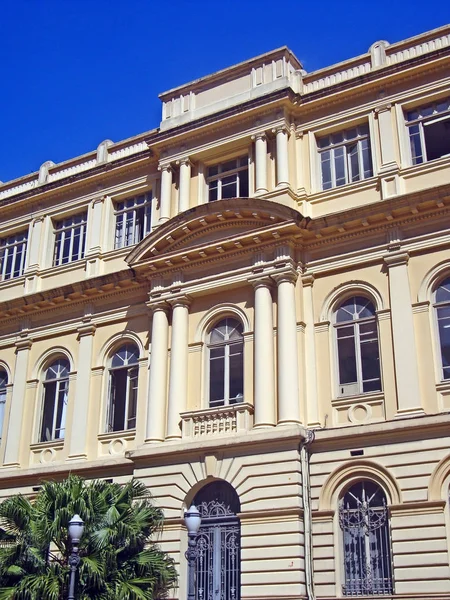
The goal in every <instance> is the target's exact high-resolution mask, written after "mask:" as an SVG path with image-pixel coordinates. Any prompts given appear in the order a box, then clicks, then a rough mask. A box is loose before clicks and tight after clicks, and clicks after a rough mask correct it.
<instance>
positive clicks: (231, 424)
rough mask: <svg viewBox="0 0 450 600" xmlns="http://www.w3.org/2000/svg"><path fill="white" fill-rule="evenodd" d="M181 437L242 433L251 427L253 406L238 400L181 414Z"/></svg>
mask: <svg viewBox="0 0 450 600" xmlns="http://www.w3.org/2000/svg"><path fill="white" fill-rule="evenodd" d="M181 423H182V425H181V430H182V437H183V438H200V437H207V436H211V435H227V434H230V433H243V432H245V431H249V430H250V429H251V428H252V427H253V406H252V405H251V404H248V403H246V402H240V403H239V404H234V405H232V406H221V407H220V408H206V409H204V410H196V411H191V412H185V413H182V414H181Z"/></svg>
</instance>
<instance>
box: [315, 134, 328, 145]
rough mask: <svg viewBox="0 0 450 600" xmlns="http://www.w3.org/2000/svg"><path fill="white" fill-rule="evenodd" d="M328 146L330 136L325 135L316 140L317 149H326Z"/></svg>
mask: <svg viewBox="0 0 450 600" xmlns="http://www.w3.org/2000/svg"><path fill="white" fill-rule="evenodd" d="M329 145H330V136H329V135H326V136H325V137H322V138H319V139H318V140H317V146H318V147H319V148H328V146H329Z"/></svg>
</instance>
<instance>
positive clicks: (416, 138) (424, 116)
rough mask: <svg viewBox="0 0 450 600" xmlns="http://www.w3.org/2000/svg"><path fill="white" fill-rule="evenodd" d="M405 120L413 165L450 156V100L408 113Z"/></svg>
mask: <svg viewBox="0 0 450 600" xmlns="http://www.w3.org/2000/svg"><path fill="white" fill-rule="evenodd" d="M405 120H406V126H407V128H408V134H409V147H410V150H411V161H412V164H413V165H418V164H420V163H423V162H427V161H429V160H434V159H436V158H442V157H443V156H450V98H446V99H445V100H440V101H439V102H434V103H433V104H427V105H426V106H421V107H420V108H416V109H413V110H409V111H406V114H405Z"/></svg>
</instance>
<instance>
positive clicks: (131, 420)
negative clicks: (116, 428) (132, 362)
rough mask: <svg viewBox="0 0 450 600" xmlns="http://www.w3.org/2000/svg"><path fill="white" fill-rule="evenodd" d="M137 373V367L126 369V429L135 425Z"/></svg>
mask: <svg viewBox="0 0 450 600" xmlns="http://www.w3.org/2000/svg"><path fill="white" fill-rule="evenodd" d="M138 374H139V369H138V368H137V367H134V368H132V369H128V388H129V390H128V415H127V429H134V428H135V427H136V411H137V394H138Z"/></svg>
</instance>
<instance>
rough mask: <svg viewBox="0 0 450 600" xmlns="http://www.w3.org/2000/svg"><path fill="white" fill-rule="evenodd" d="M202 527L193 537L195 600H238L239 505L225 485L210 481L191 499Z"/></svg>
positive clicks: (239, 578)
mask: <svg viewBox="0 0 450 600" xmlns="http://www.w3.org/2000/svg"><path fill="white" fill-rule="evenodd" d="M194 504H195V506H196V507H197V508H198V510H199V512H200V515H201V518H202V524H201V527H200V531H199V533H198V536H197V549H198V550H197V559H196V569H195V588H196V590H195V591H196V598H198V600H240V597H241V569H240V563H241V535H240V533H241V526H240V522H239V518H238V517H237V513H239V512H240V508H241V507H240V502H239V497H238V495H237V493H236V492H235V490H234V488H233V487H232V486H231V485H230V484H229V483H227V482H226V481H214V482H212V483H209V484H208V485H206V486H205V487H203V488H202V489H201V490H200V491H199V492H198V493H197V495H196V496H195V498H194Z"/></svg>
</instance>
